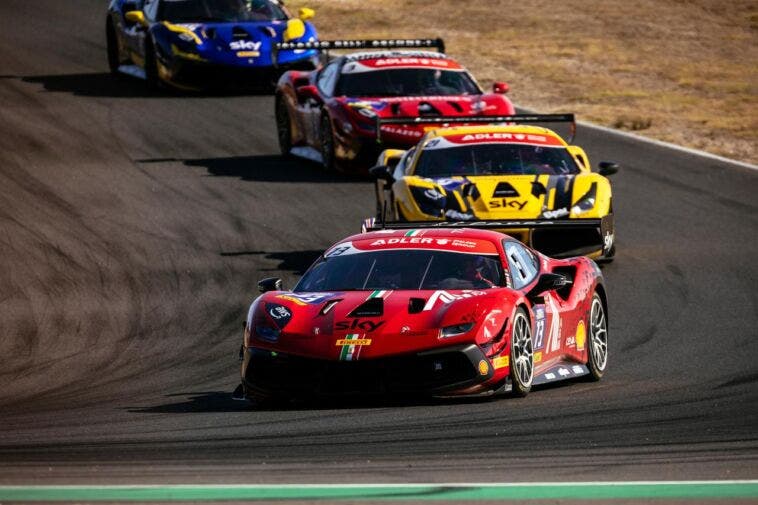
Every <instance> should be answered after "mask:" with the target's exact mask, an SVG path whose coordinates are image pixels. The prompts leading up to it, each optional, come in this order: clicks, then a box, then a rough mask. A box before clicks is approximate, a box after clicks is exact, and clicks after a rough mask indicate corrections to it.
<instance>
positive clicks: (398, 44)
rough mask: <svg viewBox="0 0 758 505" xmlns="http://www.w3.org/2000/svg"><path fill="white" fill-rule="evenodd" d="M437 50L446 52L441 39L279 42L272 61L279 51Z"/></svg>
mask: <svg viewBox="0 0 758 505" xmlns="http://www.w3.org/2000/svg"><path fill="white" fill-rule="evenodd" d="M421 48H432V49H437V51H439V52H440V53H444V52H445V42H444V41H443V40H442V39H441V38H439V37H438V38H436V39H345V40H313V41H310V42H279V43H277V44H274V48H273V50H272V54H271V59H272V61H273V62H274V65H276V62H277V57H278V54H279V51H286V50H305V49H318V50H319V51H322V52H324V53H328V52H329V51H330V50H332V49H349V50H353V51H357V50H361V49H374V50H382V49H421Z"/></svg>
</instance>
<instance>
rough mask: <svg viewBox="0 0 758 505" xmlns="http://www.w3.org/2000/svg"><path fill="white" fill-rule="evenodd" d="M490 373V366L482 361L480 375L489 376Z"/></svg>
mask: <svg viewBox="0 0 758 505" xmlns="http://www.w3.org/2000/svg"><path fill="white" fill-rule="evenodd" d="M489 371H490V366H489V365H488V364H487V362H486V361H485V360H481V361H480V362H479V373H480V374H481V375H487V373H488V372H489Z"/></svg>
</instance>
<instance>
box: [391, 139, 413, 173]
mask: <svg viewBox="0 0 758 505" xmlns="http://www.w3.org/2000/svg"><path fill="white" fill-rule="evenodd" d="M415 151H416V148H415V147H413V148H411V149H410V150H408V151H406V152H405V154H404V155H403V157H402V158H400V161H398V163H397V165H395V170H394V171H393V172H392V176H393V177H394V178H395V180H396V181H399V180H400V179H402V178H403V176H404V175H405V174H406V173H407V172H408V167H409V166H410V165H409V164H408V161H409V160H410V159H411V158H412V157H413V153H414V152H415Z"/></svg>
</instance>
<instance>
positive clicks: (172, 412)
mask: <svg viewBox="0 0 758 505" xmlns="http://www.w3.org/2000/svg"><path fill="white" fill-rule="evenodd" d="M104 12H105V2H101V1H97V0H66V1H65V2H62V1H60V0H46V1H41V0H37V1H31V0H2V1H0V258H1V260H0V364H1V365H2V366H1V367H0V385H1V387H0V484H63V483H106V484H129V483H140V484H150V483H155V484H166V483H187V484H192V483H248V484H255V483H268V484H276V483H336V484H339V483H372V482H378V483H403V482H421V483H425V482H428V483H442V482H524V481H533V482H534V481H539V482H572V481H609V480H682V479H684V480H689V479H755V478H756V477H758V429H757V428H758V365H756V358H757V357H758V331H757V330H756V328H757V327H758V309H757V307H758V289H757V287H758V266H756V260H755V253H756V252H758V203H757V200H756V197H755V195H756V193H758V171H754V170H749V169H746V168H741V167H736V166H730V165H729V164H725V163H723V162H720V161H718V160H713V159H706V158H699V157H697V156H694V155H691V154H687V153H683V152H679V151H673V150H670V149H666V148H664V147H661V146H656V145H650V144H644V143H639V142H637V141H635V140H633V139H628V138H625V137H621V136H616V135H611V134H608V133H606V132H600V131H596V130H590V129H587V128H580V130H579V134H578V139H577V142H579V143H580V144H581V145H583V146H584V147H585V148H586V150H587V151H588V153H589V155H590V158H591V159H592V160H593V161H594V163H597V162H598V161H600V160H606V159H608V160H613V161H617V162H619V163H621V164H622V165H623V169H622V171H621V172H620V173H619V174H617V175H616V176H614V179H613V183H614V197H615V198H614V208H615V210H616V215H617V239H618V248H619V255H618V257H617V260H616V262H615V263H613V264H612V265H610V266H608V267H607V268H605V270H604V271H605V275H606V277H607V283H608V287H609V298H610V310H609V312H610V336H611V344H610V352H611V357H610V360H611V361H610V365H609V366H610V370H609V372H608V373H607V375H606V377H605V378H604V379H603V381H602V382H600V383H589V382H574V383H570V384H566V385H564V386H559V387H551V388H545V389H541V390H537V391H534V392H533V394H531V395H529V396H528V397H527V398H525V399H496V400H494V401H490V400H486V401H429V402H425V401H419V402H404V403H399V402H391V401H380V402H347V403H336V404H315V405H301V406H294V407H291V408H283V409H274V410H256V409H252V408H250V407H249V406H247V405H245V404H243V403H239V402H234V401H232V400H231V399H230V395H229V393H230V392H231V391H232V389H233V388H234V386H235V385H236V383H237V378H236V374H237V370H238V369H237V362H236V351H237V348H238V346H239V341H240V333H241V327H240V326H241V321H242V319H243V314H244V313H245V310H246V306H247V304H248V303H249V301H250V300H251V299H252V297H253V296H254V295H255V283H256V281H257V279H258V278H260V277H264V276H270V275H281V276H282V277H283V278H284V279H285V283H286V284H289V285H292V282H293V280H294V279H296V278H297V276H298V275H299V274H300V273H302V272H303V269H305V268H306V267H307V266H308V265H309V263H310V262H311V261H312V259H313V258H314V257H315V256H316V255H317V254H318V252H319V251H320V250H322V249H323V248H325V247H326V246H328V245H329V244H331V243H332V242H333V241H335V240H337V239H339V238H341V237H343V236H345V235H347V234H350V233H353V232H355V231H356V230H357V229H358V227H359V223H360V220H361V219H362V218H363V217H365V216H367V215H368V214H370V213H371V211H372V209H373V205H374V204H373V201H372V187H371V185H370V184H369V183H367V182H365V181H360V180H354V179H349V178H345V177H341V176H335V175H328V174H324V173H322V172H321V171H320V170H319V169H318V167H316V166H314V165H311V164H309V163H306V162H296V161H285V160H283V159H281V158H280V157H278V156H277V154H276V153H277V150H276V142H275V129H274V122H273V101H272V99H271V97H269V96H231V97H227V96H175V95H167V96H152V95H149V94H147V93H145V92H144V90H143V86H142V83H141V82H139V81H136V80H130V79H128V78H123V79H117V78H114V77H112V76H110V75H109V74H108V73H107V65H106V60H105V38H104V33H103V32H104V30H103V22H104ZM513 97H514V98H515V100H516V101H518V90H513Z"/></svg>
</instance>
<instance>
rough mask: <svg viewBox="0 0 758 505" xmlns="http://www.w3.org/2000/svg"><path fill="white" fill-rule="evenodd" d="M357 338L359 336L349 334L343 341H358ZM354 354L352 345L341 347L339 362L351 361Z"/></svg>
mask: <svg viewBox="0 0 758 505" xmlns="http://www.w3.org/2000/svg"><path fill="white" fill-rule="evenodd" d="M358 337H359V335H358V334H357V333H351V334H350V335H345V340H356V339H358ZM354 352H355V346H354V345H343V346H342V351H341V352H340V360H342V361H352V360H353V353H354Z"/></svg>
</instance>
